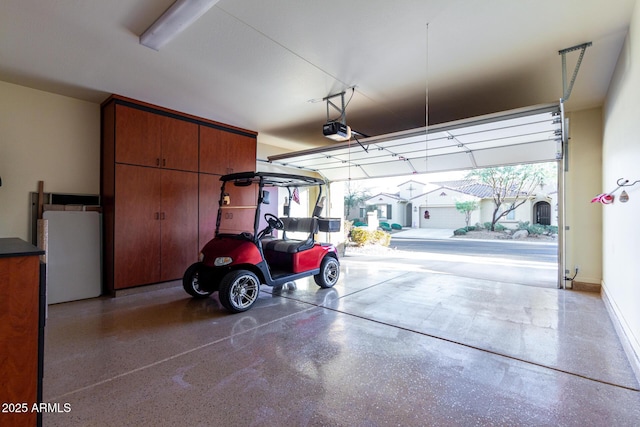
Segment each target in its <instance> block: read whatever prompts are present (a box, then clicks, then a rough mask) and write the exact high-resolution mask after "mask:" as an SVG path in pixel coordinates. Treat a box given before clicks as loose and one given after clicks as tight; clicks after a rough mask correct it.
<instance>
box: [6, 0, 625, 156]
mask: <svg viewBox="0 0 640 427" xmlns="http://www.w3.org/2000/svg"><path fill="white" fill-rule="evenodd" d="M172 3H173V0H118V1H103V0H82V1H77V0H56V1H42V0H3V1H2V2H0V80H2V81H5V82H9V83H15V84H19V85H23V86H28V87H33V88H36V89H41V90H45V91H49V92H53V93H59V94H62V95H67V96H71V97H75V98H79V99H84V100H87V101H90V102H94V103H99V102H102V101H103V100H104V99H106V97H107V96H108V95H109V94H118V95H123V96H126V97H130V98H134V99H138V100H141V101H144V102H149V103H152V104H156V105H160V106H163V107H166V108H170V109H174V110H179V111H183V112H185V113H188V114H193V115H196V116H201V117H205V118H207V119H211V120H216V121H220V122H223V123H228V124H231V125H234V126H239V127H242V128H246V129H250V130H254V131H257V132H259V137H258V141H259V143H260V144H261V147H269V148H268V150H267V149H266V148H261V149H260V150H259V153H263V152H268V153H269V154H274V153H283V152H287V151H292V150H300V149H309V148H314V147H320V146H326V145H331V144H333V142H332V141H330V140H327V139H326V138H324V137H323V136H322V132H321V129H322V124H323V123H324V122H325V121H326V109H325V105H324V103H323V102H321V100H322V98H323V97H326V96H328V95H331V94H334V93H339V92H341V91H343V90H345V89H347V88H350V87H353V86H355V93H354V96H353V99H351V102H350V104H349V106H348V108H347V122H348V124H349V125H350V126H351V127H352V128H353V129H356V130H358V131H360V132H362V133H364V134H367V135H370V136H379V135H385V134H389V133H394V132H400V131H407V130H409V129H415V128H420V127H423V126H425V124H426V123H425V107H426V97H425V93H426V89H427V86H428V93H429V120H430V124H435V123H445V122H450V121H453V120H459V119H464V118H467V117H474V116H479V115H483V114H489V113H495V112H498V111H504V110H510V109H514V108H520V107H524V106H528V105H538V104H545V103H549V102H555V101H557V100H558V99H559V98H560V97H561V96H562V81H561V62H560V57H559V55H558V51H559V50H561V49H564V48H567V47H570V46H574V45H577V44H580V43H584V42H589V41H591V42H593V46H592V47H590V48H589V50H588V51H587V53H586V55H585V58H584V61H583V63H582V67H581V69H580V75H579V77H578V80H577V82H576V85H575V87H574V89H573V94H572V96H571V99H570V100H569V102H568V103H567V105H566V108H567V110H568V111H571V110H573V109H582V108H589V107H594V106H599V105H602V103H603V100H604V97H605V94H606V91H607V88H608V85H609V81H610V79H611V75H612V73H613V69H614V67H615V64H616V60H617V58H618V55H619V52H620V49H621V47H622V43H623V41H624V38H625V36H626V33H627V30H628V25H629V19H630V16H631V12H632V10H633V7H634V5H635V3H636V0H607V1H603V0H562V1H557V0H535V1H533V0H521V1H513V0H492V1H490V2H489V1H484V2H481V1H477V0H402V1H388V0H346V1H345V0H325V1H309V0H305V1H303V0H274V1H263V0H220V1H219V2H218V3H217V4H216V5H215V6H214V7H213V8H212V9H211V10H209V11H208V12H207V13H206V14H205V15H204V16H202V17H201V18H200V19H199V20H197V21H196V22H195V23H194V24H193V25H191V26H190V27H189V28H187V29H186V30H185V31H184V32H183V33H181V34H180V35H179V36H178V37H177V38H176V39H175V40H173V41H171V42H170V43H169V44H167V45H166V46H165V47H163V48H162V49H161V50H160V51H154V50H151V49H149V48H146V47H144V46H142V45H140V44H139V43H138V37H139V35H140V34H141V33H142V32H144V30H145V29H146V28H147V27H148V26H149V25H151V24H152V23H153V22H154V21H155V20H156V19H157V18H158V16H160V15H161V14H162V13H163V12H164V11H165V10H166V9H167V8H168V7H169V6H170V5H171V4H172ZM427 24H428V25H427ZM574 60H575V57H573V58H569V68H570V69H571V67H572V65H573V64H572V63H571V62H572V61H574ZM427 82H428V85H427ZM318 101H320V102H318ZM265 157H266V155H265ZM419 166H420V165H416V167H417V168H419Z"/></svg>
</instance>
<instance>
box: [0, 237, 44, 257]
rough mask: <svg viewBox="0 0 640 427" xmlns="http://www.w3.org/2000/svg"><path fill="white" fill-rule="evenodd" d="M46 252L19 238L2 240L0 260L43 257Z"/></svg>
mask: <svg viewBox="0 0 640 427" xmlns="http://www.w3.org/2000/svg"><path fill="white" fill-rule="evenodd" d="M43 254H44V251H43V250H42V249H40V248H39V247H37V246H33V245H32V244H31V243H27V242H25V241H24V240H22V239H18V238H17V237H3V238H0V258H10V257H18V256H30V255H43Z"/></svg>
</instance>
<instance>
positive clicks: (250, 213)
mask: <svg viewBox="0 0 640 427" xmlns="http://www.w3.org/2000/svg"><path fill="white" fill-rule="evenodd" d="M220 181H222V188H221V191H220V201H219V208H218V216H217V219H216V230H215V237H214V238H213V239H212V240H210V241H209V242H208V243H207V244H206V245H205V246H204V247H203V248H202V251H201V256H200V259H201V260H200V261H199V262H196V263H195V264H192V265H191V266H190V267H189V268H187V270H186V271H185V273H184V277H183V281H182V284H183V287H184V290H185V291H186V292H187V293H188V294H189V295H191V296H192V297H194V298H207V297H208V296H209V295H211V294H212V293H213V292H216V291H218V295H219V298H220V303H221V304H222V305H223V306H224V307H225V308H226V309H227V310H229V311H230V312H232V313H239V312H242V311H246V310H248V309H249V308H251V306H252V305H253V303H254V302H256V300H257V299H258V294H259V292H260V285H261V284H265V285H268V286H282V285H283V284H285V283H288V282H292V281H294V280H297V279H300V278H303V277H307V276H313V278H314V280H315V282H316V284H317V285H318V286H320V287H321V288H330V287H332V286H333V285H335V284H336V282H337V281H338V277H339V275H340V263H339V261H338V254H337V251H336V248H335V246H334V245H332V244H330V243H318V242H316V241H315V234H316V233H318V232H319V231H327V232H331V231H339V230H340V219H331V218H321V217H320V214H321V213H322V209H323V202H324V199H325V197H323V196H322V188H323V186H324V185H325V182H324V181H323V180H321V179H318V178H312V177H307V176H299V175H289V174H281V173H268V172H242V173H233V174H230V175H224V176H222V177H221V178H220ZM301 187H316V188H317V189H318V196H317V199H316V204H315V208H314V211H313V215H312V216H311V217H301V218H292V217H290V216H289V211H290V210H289V208H290V206H289V201H291V200H292V198H293V200H296V198H297V197H299V193H298V189H299V188H301ZM279 188H285V189H287V190H288V198H287V199H286V202H285V206H284V216H282V217H278V216H277V215H276V214H274V212H275V213H277V207H278V206H277V202H276V203H275V206H273V205H272V206H269V205H270V199H271V198H272V197H271V196H273V197H274V198H275V199H276V200H277V197H278V189H279ZM263 212H265V213H263ZM247 224H250V225H247ZM249 228H250V229H249ZM276 230H278V231H279V232H280V233H281V236H277V235H274V231H276ZM292 236H293V237H292Z"/></svg>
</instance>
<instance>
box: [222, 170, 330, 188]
mask: <svg viewBox="0 0 640 427" xmlns="http://www.w3.org/2000/svg"><path fill="white" fill-rule="evenodd" d="M220 181H224V182H230V181H232V182H233V184H234V185H237V186H247V185H251V184H259V183H260V182H262V185H272V186H275V187H304V186H312V185H322V184H326V181H325V180H323V179H321V178H314V177H311V176H304V175H290V174H286V173H271V172H239V173H232V174H229V175H223V176H221V177H220Z"/></svg>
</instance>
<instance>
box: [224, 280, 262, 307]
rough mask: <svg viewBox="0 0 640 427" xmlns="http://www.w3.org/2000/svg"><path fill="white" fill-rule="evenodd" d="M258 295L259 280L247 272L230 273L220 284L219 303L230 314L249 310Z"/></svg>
mask: <svg viewBox="0 0 640 427" xmlns="http://www.w3.org/2000/svg"><path fill="white" fill-rule="evenodd" d="M259 293H260V280H259V279H258V276H256V275H255V274H253V273H252V272H251V271H249V270H235V271H231V272H229V273H227V275H226V276H224V277H223V278H222V281H221V282H220V292H219V297H220V303H221V304H222V305H223V306H224V308H226V309H227V310H229V311H230V312H232V313H241V312H243V311H247V310H249V309H250V308H251V306H252V305H253V303H254V302H256V300H257V299H258V294H259Z"/></svg>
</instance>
